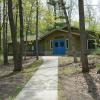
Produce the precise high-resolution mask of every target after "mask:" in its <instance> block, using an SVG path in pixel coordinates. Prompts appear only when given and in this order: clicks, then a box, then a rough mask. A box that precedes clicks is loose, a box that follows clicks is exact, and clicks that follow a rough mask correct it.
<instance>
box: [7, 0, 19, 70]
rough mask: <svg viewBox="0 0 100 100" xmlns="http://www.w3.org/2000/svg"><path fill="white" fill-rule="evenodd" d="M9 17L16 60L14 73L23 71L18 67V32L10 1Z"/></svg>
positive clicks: (10, 0)
mask: <svg viewBox="0 0 100 100" xmlns="http://www.w3.org/2000/svg"><path fill="white" fill-rule="evenodd" d="M8 16H9V23H10V29H11V38H12V45H13V59H14V71H21V67H20V66H19V65H18V44H17V31H16V26H15V24H14V18H13V10H12V0H8Z"/></svg>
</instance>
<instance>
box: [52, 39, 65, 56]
mask: <svg viewBox="0 0 100 100" xmlns="http://www.w3.org/2000/svg"><path fill="white" fill-rule="evenodd" d="M64 54H65V41H64V40H54V41H53V55H64Z"/></svg>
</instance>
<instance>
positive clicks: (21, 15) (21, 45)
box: [18, 0, 24, 70]
mask: <svg viewBox="0 0 100 100" xmlns="http://www.w3.org/2000/svg"><path fill="white" fill-rule="evenodd" d="M18 5H19V19H20V44H19V50H18V52H19V54H18V56H19V61H18V65H19V66H20V70H21V69H22V60H23V48H24V36H23V33H24V24H23V7H22V0H18Z"/></svg>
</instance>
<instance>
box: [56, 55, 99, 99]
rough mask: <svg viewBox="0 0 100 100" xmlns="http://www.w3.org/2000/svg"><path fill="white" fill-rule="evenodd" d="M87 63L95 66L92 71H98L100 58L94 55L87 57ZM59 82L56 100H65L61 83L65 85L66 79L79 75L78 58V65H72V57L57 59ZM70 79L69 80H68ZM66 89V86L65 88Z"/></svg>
mask: <svg viewBox="0 0 100 100" xmlns="http://www.w3.org/2000/svg"><path fill="white" fill-rule="evenodd" d="M88 58H89V63H91V62H94V63H95V64H96V68H95V69H94V70H96V71H97V70H99V69H100V63H99V62H100V57H99V56H96V55H89V56H88ZM58 60H59V61H58V62H59V82H58V88H59V89H58V100H65V99H64V94H66V93H65V92H67V91H65V90H63V89H64V88H62V87H63V86H62V81H63V82H65V83H66V81H67V77H68V78H69V76H71V77H73V75H74V76H75V75H79V73H81V70H82V68H81V67H80V66H79V64H80V58H78V63H76V64H75V63H74V62H73V61H74V60H73V57H70V56H69V57H68V56H64V57H59V59H58ZM69 79H70V78H69ZM65 87H66V86H65Z"/></svg>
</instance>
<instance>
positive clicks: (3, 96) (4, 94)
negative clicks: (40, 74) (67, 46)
mask: <svg viewBox="0 0 100 100" xmlns="http://www.w3.org/2000/svg"><path fill="white" fill-rule="evenodd" d="M29 62H31V63H30V64H29ZM42 63H43V61H42V59H40V60H39V61H36V60H34V59H29V60H27V61H25V64H24V68H23V71H22V72H19V73H13V65H9V66H3V67H1V66H0V100H13V99H14V97H16V96H17V94H18V93H19V92H20V91H21V90H22V89H23V87H24V86H25V84H26V83H27V82H28V80H29V79H30V78H31V77H32V75H33V74H34V73H35V72H36V71H37V70H38V68H39V66H40V65H41V64H42Z"/></svg>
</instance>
